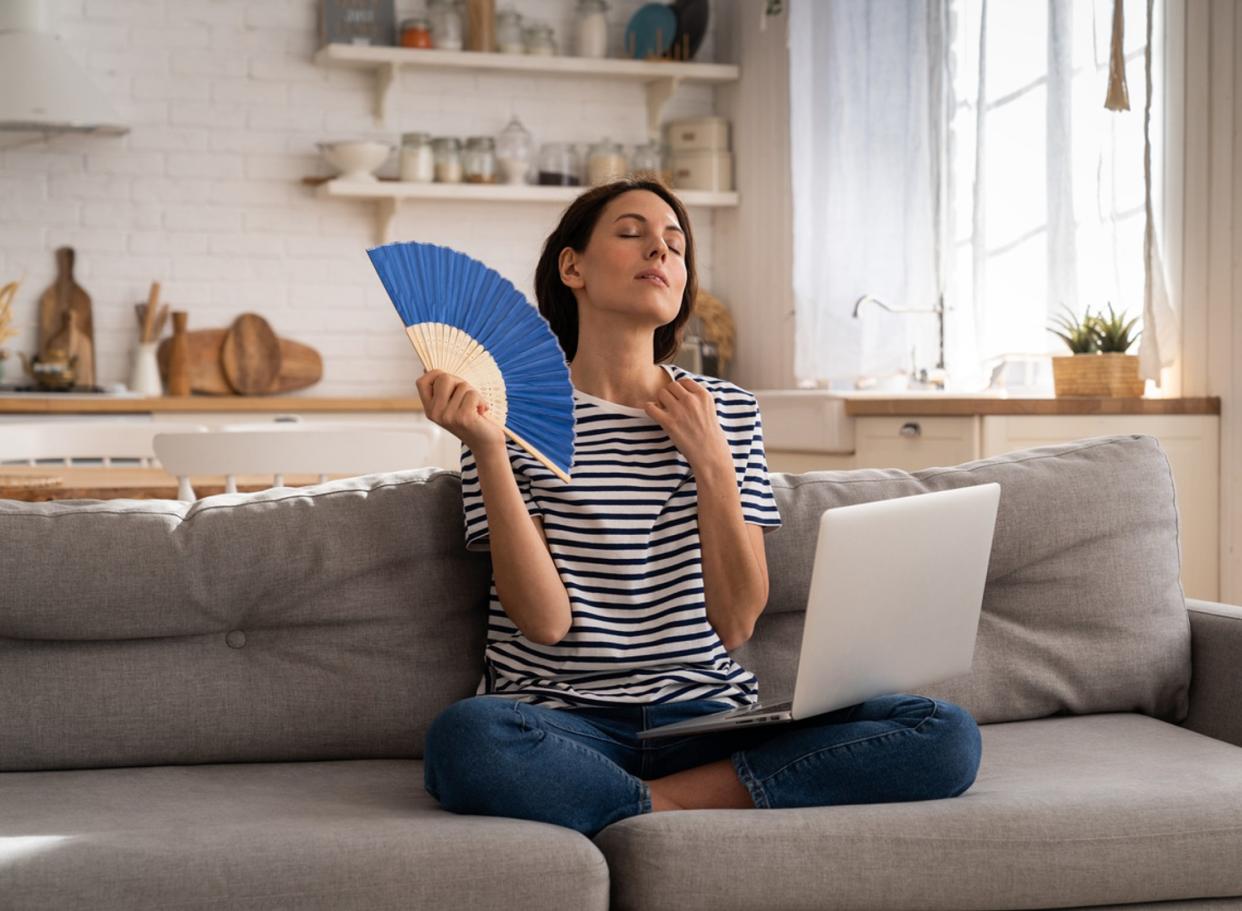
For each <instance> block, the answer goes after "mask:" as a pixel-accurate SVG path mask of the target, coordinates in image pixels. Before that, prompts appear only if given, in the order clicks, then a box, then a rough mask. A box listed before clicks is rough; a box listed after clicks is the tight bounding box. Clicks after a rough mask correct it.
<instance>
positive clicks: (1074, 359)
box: [1048, 302, 1144, 397]
mask: <svg viewBox="0 0 1242 911" xmlns="http://www.w3.org/2000/svg"><path fill="white" fill-rule="evenodd" d="M1066 314H1067V315H1066V316H1059V317H1057V318H1056V320H1055V321H1054V322H1055V325H1054V326H1050V327H1049V329H1048V331H1049V332H1051V333H1053V334H1054V335H1056V336H1058V337H1060V338H1061V339H1062V340H1063V341H1064V342H1065V344H1066V345H1068V346H1069V349H1070V351H1071V352H1072V353H1071V354H1070V355H1068V356H1065V355H1060V356H1058V355H1054V356H1053V358H1052V382H1053V386H1054V388H1055V390H1056V394H1057V395H1059V396H1074V395H1105V396H1115V397H1117V396H1120V397H1138V396H1141V395H1142V394H1143V387H1144V383H1143V379H1142V377H1140V376H1139V365H1138V360H1139V359H1138V355H1137V354H1127V353H1126V352H1127V351H1129V349H1130V347H1131V346H1132V345H1133V344H1134V342H1135V341H1136V340H1137V339H1138V337H1139V335H1140V334H1141V333H1137V332H1134V333H1133V334H1131V333H1132V332H1133V329H1134V324H1135V323H1137V322H1138V317H1134V318H1133V319H1130V320H1128V321H1127V320H1126V315H1125V312H1124V311H1123V312H1122V313H1120V314H1118V313H1115V312H1113V305H1112V303H1111V302H1109V304H1108V316H1104V315H1103V314H1093V313H1091V309H1090V308H1089V307H1088V308H1087V310H1086V311H1085V312H1084V313H1083V317H1082V319H1081V320H1079V319H1076V318H1074V314H1073V313H1071V312H1070V311H1069V310H1068V308H1067V310H1066Z"/></svg>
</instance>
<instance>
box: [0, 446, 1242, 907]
mask: <svg viewBox="0 0 1242 911" xmlns="http://www.w3.org/2000/svg"><path fill="white" fill-rule="evenodd" d="M985 481H997V482H999V483H1000V484H1001V500H1000V511H999V515H998V519H997V528H996V538H995V543H994V547H993V552H992V557H991V565H990V568H989V572H988V584H987V589H986V593H985V601H984V607H983V615H982V618H981V620H980V627H979V635H978V640H977V648H976V653H975V661H974V666H973V668H972V671H971V673H970V674H968V675H965V676H963V677H960V678H956V679H954V680H949V681H944V682H943V683H941V684H938V685H936V686H933V687H928V688H925V689H923V690H920V691H919V692H923V693H925V694H927V695H931V696H933V697H936V698H944V699H948V700H950V701H953V702H956V703H958V704H959V705H962V706H964V707H965V708H967V709H969V710H970V711H971V712H972V713H973V714H974V716H975V718H976V720H978V721H979V723H980V725H981V731H982V736H983V760H982V765H981V767H980V770H979V775H978V777H977V779H976V781H975V783H974V785H973V786H972V787H971V788H970V789H969V790H968V791H967V792H966V793H965V794H963V795H961V796H959V797H956V798H952V799H948V800H936V801H923V802H915V803H890V804H873V805H849V806H831V807H818V808H811V809H799V810H699V811H683V812H672V813H659V814H654V815H652V814H648V815H644V816H638V817H631V818H628V819H625V820H622V821H620V822H618V823H615V824H613V825H612V826H609V827H608V828H607V829H605V830H604V831H603V832H601V833H599V834H598V835H597V836H596V838H594V839H593V840H592V839H588V838H585V837H583V836H582V835H579V834H578V833H576V832H574V831H573V830H570V829H567V828H562V827H559V826H553V825H548V824H543V823H535V822H528V821H525V820H519V819H504V818H491V817H481V816H459V815H455V814H453V813H449V812H447V811H445V810H443V809H441V808H440V807H439V806H438V805H437V804H436V803H435V801H434V800H433V799H432V798H431V797H430V796H429V795H428V794H427V793H426V792H425V791H424V790H423V785H422V782H423V775H422V763H421V761H420V757H421V755H422V746H423V736H424V733H425V731H426V730H427V726H428V724H429V723H430V721H431V720H432V718H433V717H435V715H436V714H437V713H438V712H439V711H440V710H441V709H443V708H444V707H445V706H447V705H449V704H450V703H452V702H454V701H455V700H458V699H461V698H464V697H466V696H469V695H472V694H473V692H474V688H475V685H476V683H477V682H478V680H479V677H480V672H481V656H482V647H483V641H484V622H485V609H486V597H487V589H488V583H489V564H488V562H487V561H488V555H487V554H476V553H471V552H468V551H466V550H465V548H464V546H463V526H462V514H461V500H460V477H459V475H458V474H457V473H456V472H452V471H445V470H441V469H432V468H427V469H421V470H411V471H406V472H398V473H392V474H382V475H369V476H365V477H361V478H354V479H349V480H341V481H334V482H330V483H327V484H321V485H318V486H316V487H311V488H303V489H298V490H294V489H286V488H278V489H274V490H270V491H265V492H262V493H257V494H232V495H227V494H226V495H222V496H215V497H210V498H208V499H205V500H202V501H199V502H197V503H193V504H187V503H180V502H173V501H136V500H113V501H78V502H64V501H62V502H51V503H19V502H14V501H0V908H2V909H6V911H8V909H14V911H16V909H40V911H42V909H95V911H101V909H190V908H204V909H206V908H211V909H278V908H279V909H283V908H288V909H355V908H356V909H367V911H375V909H398V908H400V909H406V908H434V907H455V908H457V907H460V908H495V909H504V911H515V909H524V908H531V909H602V908H605V907H613V908H622V909H644V911H658V909H677V911H686V909H700V908H701V909H710V911H724V909H733V908H753V909H767V908H774V909H776V908H779V909H785V908H789V909H799V908H808V909H809V908H849V909H898V908H920V909H975V908H980V909H1001V908H1068V907H1095V908H1099V907H1107V908H1114V907H1120V906H1122V905H1124V906H1125V907H1126V908H1131V909H1136V908H1143V909H1148V908H1152V909H1155V908H1159V909H1215V908H1242V898H1239V897H1238V896H1242V748H1240V746H1239V745H1242V609H1240V608H1237V607H1230V606H1225V605H1212V604H1206V603H1192V604H1190V605H1189V609H1188V605H1187V604H1186V602H1185V600H1184V598H1183V595H1182V590H1181V586H1180V583H1179V581H1178V575H1179V573H1178V566H1179V557H1178V543H1177V518H1176V511H1175V507H1174V490H1173V484H1172V478H1171V475H1170V472H1169V467H1168V463H1167V461H1166V459H1165V456H1164V453H1163V452H1162V451H1161V450H1160V448H1159V445H1158V444H1157V443H1156V441H1155V440H1154V439H1153V438H1151V437H1146V436H1124V437H1105V438H1094V439H1089V440H1081V441H1077V442H1075V443H1072V444H1066V445H1060V446H1049V447H1042V448H1039V449H1032V450H1027V451H1023V452H1016V453H1010V454H1008V455H1004V456H1000V457H996V458H991V459H986V460H982V461H977V462H972V463H969V464H966V465H961V466H957V467H954V468H933V469H928V470H925V471H920V472H915V473H907V472H903V471H896V470H891V471H876V470H866V471H850V472H827V471H826V472H808V473H804V474H781V473H774V474H773V475H772V482H773V486H774V488H775V493H776V497H777V502H778V505H779V507H780V510H781V513H782V516H783V518H784V526H783V527H782V528H781V529H779V530H778V531H776V532H774V533H772V534H770V535H769V536H768V538H767V546H768V560H769V569H770V576H771V598H770V601H769V604H768V607H767V609H766V611H765V613H764V615H763V617H762V618H761V620H760V623H759V625H758V627H757V629H756V632H755V635H754V637H753V639H751V641H750V642H748V643H747V644H746V645H745V646H743V647H742V648H740V649H739V650H738V651H737V653H736V654H737V657H738V658H739V660H741V661H742V663H743V664H744V665H746V666H747V667H749V668H751V669H752V670H754V671H755V673H756V674H757V675H758V677H759V680H760V683H761V687H762V688H763V689H764V691H765V692H767V693H774V692H776V691H779V690H781V689H783V688H786V687H788V686H789V685H791V683H792V676H793V672H794V665H793V662H794V661H795V660H796V655H797V652H796V647H797V644H798V641H799V636H800V633H801V623H802V613H801V612H802V608H803V605H804V602H805V598H806V595H807V587H808V582H809V570H810V560H811V555H812V550H813V544H814V542H813V540H812V536H813V533H814V528H815V522H816V519H817V517H818V516H819V514H820V513H821V512H822V510H824V509H826V508H829V507H832V506H836V505H843V504H848V503H855V502H860V501H864V500H872V499H879V498H885V497H897V496H905V495H909V494H913V493H917V492H921V491H928V490H938V489H944V488H948V487H957V486H961V485H968V484H975V483H981V482H985ZM883 565H884V552H883V548H882V547H880V546H878V547H877V549H876V568H877V571H882V570H883ZM900 634H901V633H900V630H895V631H894V636H899V635H900Z"/></svg>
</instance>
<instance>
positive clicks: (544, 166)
mask: <svg viewBox="0 0 1242 911" xmlns="http://www.w3.org/2000/svg"><path fill="white" fill-rule="evenodd" d="M578 168H579V165H578V152H577V151H576V150H575V149H574V147H573V146H572V145H570V144H569V143H565V142H545V143H544V144H543V147H542V148H541V149H540V150H539V183H540V185H541V186H554V187H577V186H580V185H581V184H582V178H581V177H580V176H579V173H578Z"/></svg>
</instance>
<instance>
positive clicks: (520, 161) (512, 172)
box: [496, 117, 534, 184]
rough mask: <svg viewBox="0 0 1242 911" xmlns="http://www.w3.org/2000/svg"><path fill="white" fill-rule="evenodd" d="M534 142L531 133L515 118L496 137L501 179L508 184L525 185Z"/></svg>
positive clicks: (497, 161)
mask: <svg viewBox="0 0 1242 911" xmlns="http://www.w3.org/2000/svg"><path fill="white" fill-rule="evenodd" d="M533 146H534V140H533V139H532V138H531V135H530V131H529V130H527V129H526V128H525V127H524V126H522V122H521V121H520V120H518V119H517V117H514V118H513V119H511V120H510V121H509V125H508V126H506V127H505V128H504V129H503V130H501V131H500V135H498V136H497V137H496V163H497V165H498V166H499V170H500V179H501V180H502V181H504V182H505V183H507V184H524V183H526V176H527V174H529V173H530V165H531V153H532V151H533Z"/></svg>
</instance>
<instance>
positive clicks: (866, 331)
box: [789, 0, 1176, 389]
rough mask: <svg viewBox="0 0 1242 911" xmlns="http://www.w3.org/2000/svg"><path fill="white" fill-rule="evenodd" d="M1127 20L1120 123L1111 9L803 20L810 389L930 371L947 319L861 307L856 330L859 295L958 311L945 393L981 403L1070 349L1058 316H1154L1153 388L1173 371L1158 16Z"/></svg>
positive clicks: (949, 326)
mask: <svg viewBox="0 0 1242 911" xmlns="http://www.w3.org/2000/svg"><path fill="white" fill-rule="evenodd" d="M1124 2H1125V5H1124V13H1125V22H1126V36H1125V43H1124V51H1125V58H1126V74H1127V84H1128V88H1129V95H1130V104H1131V110H1129V111H1124V112H1112V111H1108V110H1106V109H1105V108H1104V106H1103V102H1104V94H1105V88H1106V82H1107V76H1108V58H1109V39H1110V35H1111V23H1112V8H1113V3H1112V0H1042V2H1040V0H1023V2H989V0H927V2H924V3H910V2H907V0H824V2H814V3H811V2H806V0H802V2H794V3H791V4H790V22H789V30H790V39H789V44H790V48H789V49H790V79H791V91H790V100H791V106H792V112H791V113H792V121H793V123H792V126H791V131H792V132H791V145H792V186H793V194H794V207H793V209H794V222H795V224H794V257H793V259H794V294H795V310H796V320H797V342H796V349H795V374H796V376H797V379H798V381H799V382H800V383H802V384H808V385H809V384H815V383H818V384H821V385H823V384H827V385H831V386H834V387H838V386H841V387H850V386H852V385H854V382H855V381H856V380H857V379H858V378H859V377H860V376H882V375H885V374H892V373H897V372H900V371H909V370H911V368H923V367H928V368H930V367H933V366H934V365H935V363H936V361H937V359H938V339H937V333H936V318H935V316H934V315H933V314H930V313H913V314H892V313H888V312H885V311H884V310H882V309H881V308H879V307H877V306H874V305H871V304H864V305H863V306H862V307H861V308H860V309H859V311H858V316H857V317H854V316H853V315H852V314H853V312H854V310H855V304H856V303H857V301H858V300H859V298H861V297H862V296H864V295H871V296H873V297H875V298H877V299H879V300H880V301H882V302H883V303H884V304H886V305H888V306H890V307H892V308H893V309H915V310H930V309H931V308H932V307H933V306H934V305H935V303H936V301H937V299H938V298H939V297H940V296H941V295H943V297H944V302H945V305H946V306H947V307H948V308H949V310H948V312H947V313H946V319H945V361H946V364H947V366H948V369H949V373H950V388H958V389H977V388H982V387H983V386H985V385H987V382H988V379H989V377H990V375H991V372H992V368H993V367H995V366H996V365H997V364H999V363H1000V362H1001V361H1002V360H1004V359H1006V358H1009V359H1021V358H1023V357H1026V358H1035V359H1039V358H1043V357H1046V355H1048V354H1051V353H1064V351H1065V349H1064V346H1063V344H1062V343H1061V342H1060V340H1059V339H1057V338H1056V336H1054V335H1052V334H1051V333H1050V332H1048V331H1047V326H1048V324H1049V318H1050V316H1052V315H1054V314H1056V313H1058V312H1060V311H1061V308H1062V306H1065V307H1068V308H1069V309H1070V310H1072V311H1074V312H1075V313H1081V311H1082V308H1083V307H1084V306H1086V307H1090V308H1091V309H1092V310H1093V311H1094V310H1099V309H1102V308H1103V307H1104V306H1105V304H1106V302H1109V301H1111V302H1112V304H1113V306H1114V307H1115V308H1116V309H1117V310H1119V311H1120V310H1125V311H1128V312H1129V314H1130V315H1131V316H1141V315H1143V314H1144V313H1146V316H1147V318H1146V319H1145V320H1142V319H1141V320H1140V323H1139V327H1138V328H1142V327H1143V326H1144V325H1145V324H1151V325H1153V326H1155V330H1156V331H1153V332H1146V331H1145V332H1144V333H1143V343H1144V347H1143V349H1142V351H1141V354H1142V366H1143V369H1144V375H1145V376H1149V377H1152V378H1156V377H1157V376H1158V369H1159V366H1160V365H1161V364H1164V365H1167V364H1169V363H1171V362H1172V359H1173V355H1174V349H1175V346H1176V320H1175V318H1174V316H1173V312H1174V311H1173V308H1172V306H1171V304H1170V302H1169V300H1168V294H1167V291H1166V289H1167V287H1168V282H1166V281H1165V280H1164V273H1163V267H1162V265H1161V263H1160V259H1159V249H1160V247H1161V243H1160V240H1161V238H1160V236H1159V231H1158V230H1155V228H1156V227H1158V225H1159V218H1160V214H1161V211H1162V197H1161V194H1160V189H1161V188H1160V186H1159V180H1158V176H1159V174H1160V173H1161V161H1162V157H1163V156H1162V155H1161V146H1162V133H1163V131H1162V130H1161V127H1160V124H1161V122H1162V120H1163V105H1162V104H1161V103H1160V102H1161V99H1160V98H1159V97H1158V96H1156V97H1154V98H1153V105H1152V112H1151V116H1150V140H1151V160H1150V164H1151V167H1150V173H1151V175H1154V176H1155V184H1154V185H1153V186H1152V187H1151V192H1150V194H1148V193H1147V192H1146V190H1145V182H1144V151H1145V150H1144V114H1145V111H1144V108H1145V105H1146V102H1147V94H1148V93H1147V89H1146V73H1145V63H1146V62H1147V61H1146V60H1145V48H1146V41H1147V39H1146V31H1147V25H1148V3H1149V0H1124ZM1161 8H1162V7H1161V4H1160V3H1156V4H1155V5H1154V13H1153V14H1154V16H1155V17H1156V20H1157V21H1155V22H1154V23H1153V25H1154V38H1153V47H1154V48H1156V49H1157V53H1156V57H1155V63H1156V66H1157V67H1158V66H1159V63H1160V61H1161V59H1162V57H1161V55H1160V54H1159V53H1158V48H1159V36H1160V34H1161V33H1162V32H1161V28H1160V26H1161V23H1160V21H1159V14H1160V11H1161ZM1156 73H1157V74H1158V73H1159V70H1158V69H1157V70H1156ZM1154 83H1155V88H1156V90H1158V89H1159V79H1158V78H1157V79H1156V80H1154ZM1149 196H1150V198H1149ZM1149 203H1150V204H1149ZM1149 222H1150V223H1152V224H1153V230H1152V235H1151V238H1150V241H1151V242H1150V243H1149V244H1145V239H1146V237H1145V235H1146V230H1147V226H1148V224H1149ZM1148 260H1150V265H1151V269H1150V273H1151V276H1150V278H1147V277H1146V276H1147V271H1148V270H1147V269H1146V266H1147V265H1148ZM1044 366H1045V368H1046V363H1045V365H1044ZM1043 381H1044V382H1046V383H1047V384H1048V388H1050V374H1049V373H1048V372H1047V371H1046V370H1045V373H1044V374H1043Z"/></svg>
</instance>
